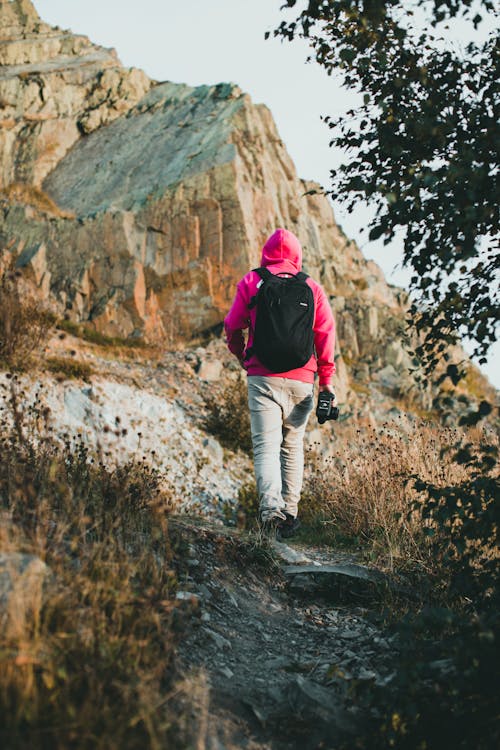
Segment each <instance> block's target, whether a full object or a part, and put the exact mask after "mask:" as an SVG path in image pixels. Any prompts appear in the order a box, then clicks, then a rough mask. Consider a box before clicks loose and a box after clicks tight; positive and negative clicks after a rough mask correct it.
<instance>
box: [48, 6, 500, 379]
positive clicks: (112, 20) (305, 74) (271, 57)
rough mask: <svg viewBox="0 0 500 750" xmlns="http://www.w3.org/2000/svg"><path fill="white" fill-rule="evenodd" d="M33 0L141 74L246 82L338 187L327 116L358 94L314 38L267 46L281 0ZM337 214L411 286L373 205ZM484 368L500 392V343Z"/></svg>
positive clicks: (306, 169) (312, 169)
mask: <svg viewBox="0 0 500 750" xmlns="http://www.w3.org/2000/svg"><path fill="white" fill-rule="evenodd" d="M33 2H34V5H35V7H36V9H37V11H38V13H39V15H40V16H41V18H42V20H44V21H46V22H47V23H50V24H52V25H54V26H60V27H61V28H62V29H71V31H73V32H74V33H80V34H85V35H86V36H88V37H89V38H90V39H91V40H92V41H93V42H95V43H96V44H100V45H102V46H105V47H114V48H115V49H116V51H117V53H118V56H119V58H120V60H121V62H122V63H123V65H125V66H126V67H137V68H141V69H142V70H144V71H145V72H146V73H147V74H148V76H150V77H151V78H153V79H154V80H157V81H174V82H176V83H187V84H189V85H192V86H197V85H201V84H215V83H220V82H223V81H231V82H233V83H236V84H238V85H239V86H240V88H242V89H243V90H244V91H245V92H247V93H249V94H250V96H251V97H252V99H253V101H254V102H256V103H264V104H266V105H267V106H268V107H269V108H270V110H271V112H272V114H273V116H274V119H275V121H276V124H277V127H278V131H279V133H280V136H281V138H282V140H283V141H284V143H285V145H286V147H287V149H288V152H289V154H290V155H291V157H292V159H293V160H294V162H295V165H296V167H297V171H298V174H299V176H300V177H302V178H305V179H309V180H316V181H317V182H319V183H320V184H321V185H323V186H324V187H325V188H328V187H329V172H330V169H332V168H335V167H337V166H338V165H339V164H341V163H342V160H343V158H344V155H343V154H342V153H341V152H340V151H338V150H334V149H332V148H330V147H329V140H330V138H331V135H330V131H329V129H328V127H327V126H326V125H325V124H324V123H323V122H322V120H321V116H322V115H330V116H334V117H335V116H336V115H342V114H343V113H344V112H346V111H347V110H348V109H350V108H351V107H353V106H355V105H356V103H357V96H358V95H357V94H356V93H355V92H352V91H351V92H349V91H346V90H344V89H343V88H342V87H341V86H340V84H339V83H338V81H336V80H335V79H334V78H331V77H329V76H327V74H326V72H325V71H324V70H323V69H322V68H320V67H319V66H318V65H317V64H316V63H314V62H311V63H307V62H306V58H307V56H308V52H309V48H308V46H307V44H306V43H305V42H303V41H301V40H296V41H294V42H293V43H288V42H282V41H281V40H279V39H275V38H272V37H271V38H270V39H268V40H265V38H264V34H265V32H266V31H272V30H273V29H275V28H276V27H277V26H278V24H279V23H280V22H281V21H282V20H284V19H286V18H287V17H291V16H290V14H288V15H287V14H286V13H285V12H282V11H280V6H281V5H282V0H85V1H84V2H82V0H33ZM334 211H335V216H336V219H337V223H338V224H340V225H341V226H342V229H343V230H344V231H345V232H346V234H347V235H348V236H349V237H351V238H352V239H354V240H356V242H357V243H358V245H359V247H360V248H361V249H362V251H363V253H364V255H365V257H367V258H371V259H373V260H375V261H376V262H377V263H378V264H379V265H380V266H381V267H382V269H383V271H384V273H385V275H386V278H387V280H388V281H389V282H390V283H392V284H397V285H399V286H406V285H407V283H408V280H409V276H410V274H409V272H408V271H407V270H406V269H403V268H401V243H398V241H397V240H396V241H394V242H392V243H391V244H390V245H387V246H384V245H383V244H382V242H381V241H378V242H369V241H368V231H367V230H366V227H367V226H368V223H369V220H370V216H371V209H370V208H369V207H368V206H366V205H364V204H361V203H360V205H359V208H357V209H356V210H355V211H354V212H353V213H352V214H348V213H347V212H346V211H343V209H342V206H341V205H334ZM362 230H364V231H362ZM482 369H483V371H484V372H485V373H486V374H487V375H488V377H489V378H490V380H491V382H492V383H494V384H495V385H496V387H497V388H500V343H499V344H498V345H497V346H496V347H495V348H494V350H493V351H492V353H491V355H490V357H489V362H488V365H486V366H484V367H483V368H482Z"/></svg>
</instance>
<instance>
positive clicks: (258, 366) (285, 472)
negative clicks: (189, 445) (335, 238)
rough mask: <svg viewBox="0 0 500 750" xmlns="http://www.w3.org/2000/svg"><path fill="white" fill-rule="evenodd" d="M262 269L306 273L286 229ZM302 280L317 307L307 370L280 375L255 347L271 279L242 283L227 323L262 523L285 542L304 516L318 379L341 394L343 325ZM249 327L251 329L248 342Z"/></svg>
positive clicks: (276, 236)
mask: <svg viewBox="0 0 500 750" xmlns="http://www.w3.org/2000/svg"><path fill="white" fill-rule="evenodd" d="M261 267H262V268H265V269H268V270H269V271H270V272H271V273H272V274H275V275H278V274H279V275H280V276H281V275H283V276H285V278H286V277H287V276H289V277H292V276H296V275H297V274H299V272H301V269H302V248H301V246H300V242H299V240H298V239H297V237H295V235H294V234H292V232H289V231H287V230H286V229H277V230H276V231H275V232H274V233H273V234H272V235H271V236H270V237H269V239H268V240H267V242H266V243H265V245H264V247H263V249H262V258H261ZM262 277H264V278H262ZM299 279H300V281H305V283H306V284H307V285H308V287H309V288H310V290H311V292H312V299H313V302H314V315H313V316H312V330H313V343H314V351H313V352H312V353H311V356H310V357H309V359H307V361H305V363H304V364H301V365H299V366H295V367H293V368H292V369H286V363H285V362H284V367H283V370H282V371H275V370H276V369H279V366H278V365H276V363H275V359H274V360H272V361H273V364H274V367H273V369H272V370H271V369H270V368H269V367H266V365H265V364H264V363H263V362H262V361H261V360H260V359H259V357H258V354H257V352H256V351H255V349H258V350H261V349H259V347H254V333H255V328H256V321H257V315H258V308H259V296H258V293H259V289H260V288H261V287H262V285H263V284H264V283H265V274H264V273H262V272H261V273H259V272H258V271H256V270H254V271H250V272H249V273H247V274H246V275H245V276H244V277H243V278H242V279H241V280H240V281H239V283H238V285H237V291H236V296H235V299H234V301H233V304H232V306H231V309H230V311H229V313H228V315H227V316H226V319H225V321H224V327H225V332H226V339H227V344H228V347H229V349H230V351H231V352H232V353H233V354H234V355H235V356H236V357H237V358H238V360H239V361H240V362H241V364H242V366H243V367H244V368H245V370H246V371H247V375H248V404H249V409H250V421H251V431H252V444H253V456H254V467H255V476H256V481H257V490H258V494H259V502H260V519H261V522H262V523H263V524H265V525H268V526H272V527H273V526H276V527H278V528H279V530H280V534H281V536H284V537H286V536H291V534H292V533H293V532H294V531H295V529H296V528H297V526H298V521H297V511H298V503H299V500H300V491H301V488H302V477H303V471H304V453H303V440H304V432H305V428H306V424H307V420H308V417H309V414H310V413H311V410H312V408H313V388H314V379H315V375H316V373H318V376H319V386H320V389H321V390H322V391H330V392H332V393H333V387H332V376H333V375H334V373H335V363H334V349H335V323H334V318H333V314H332V311H331V308H330V305H329V303H328V299H327V297H326V295H325V293H324V291H323V289H322V287H321V286H320V285H319V284H318V283H317V282H316V281H314V280H313V279H311V278H310V277H304V276H301V277H299ZM299 304H300V303H299ZM261 320H262V318H261ZM302 324H303V323H302V322H301V325H302ZM260 327H261V328H262V323H260ZM245 329H248V338H247V340H246V341H245V336H244V333H243V332H244V330H245ZM258 333H259V337H262V335H263V332H262V331H261V330H259V332H258ZM284 359H286V358H285V357H284ZM266 361H268V360H266ZM278 361H279V358H278ZM287 361H288V362H290V361H293V359H292V360H290V359H288V360H287ZM268 364H269V362H268Z"/></svg>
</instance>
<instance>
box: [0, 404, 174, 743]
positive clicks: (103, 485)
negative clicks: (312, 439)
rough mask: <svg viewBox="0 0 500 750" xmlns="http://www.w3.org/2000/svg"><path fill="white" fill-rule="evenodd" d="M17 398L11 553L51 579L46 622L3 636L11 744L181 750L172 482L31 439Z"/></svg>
mask: <svg viewBox="0 0 500 750" xmlns="http://www.w3.org/2000/svg"><path fill="white" fill-rule="evenodd" d="M18 402H19V399H18V400H16V399H15V398H13V401H12V403H11V409H12V412H13V413H12V414H11V415H10V418H9V419H6V418H5V417H4V419H3V420H2V422H1V424H0V454H1V455H2V461H1V462H0V507H1V512H2V514H3V516H4V522H3V523H2V525H1V526H0V543H1V547H2V550H4V551H8V550H15V551H25V552H30V553H32V554H34V555H37V556H38V557H40V558H41V559H42V560H44V561H45V563H46V564H47V565H48V566H49V568H50V571H51V581H50V583H49V586H48V587H47V591H46V593H45V596H44V599H43V603H42V606H41V609H40V611H39V614H38V616H37V617H36V618H26V619H25V620H23V619H22V618H21V619H20V618H19V617H18V618H17V619H16V621H15V622H10V623H9V626H8V627H5V628H2V630H1V632H0V662H1V663H0V714H1V716H2V721H1V724H2V729H1V731H0V735H1V738H2V746H4V747H6V748H7V747H9V748H21V747H30V748H33V749H34V750H38V749H39V748H40V749H41V748H49V747H50V748H56V749H57V748H60V749H61V750H63V748H64V749H65V748H68V747H71V748H76V749H77V750H78V749H79V748H89V747H96V746H100V747H106V748H111V749H113V748H116V750H118V748H120V750H122V749H125V750H127V749H129V748H130V749H135V748H156V747H169V746H175V747H182V746H183V741H182V740H181V739H180V738H179V737H178V736H177V735H176V732H177V729H176V727H177V724H178V722H177V717H176V715H175V709H174V708H173V707H171V703H170V702H169V701H170V696H171V691H172V686H173V684H174V682H175V679H176V672H175V668H174V662H173V657H174V645H175V639H176V635H175V632H176V629H177V622H178V616H177V615H178V612H179V611H180V610H179V606H180V605H178V604H176V603H175V601H174V594H175V589H176V579H175V575H174V573H173V571H172V562H173V561H172V553H171V549H170V541H169V535H168V527H167V515H168V511H169V498H168V496H165V495H164V493H162V491H161V487H160V479H161V477H160V475H159V474H158V473H157V472H156V471H155V470H154V469H151V468H149V467H148V466H147V465H146V464H145V463H144V462H139V463H136V462H129V463H128V464H127V465H124V466H118V467H116V468H114V469H110V468H107V467H106V466H105V465H104V464H103V462H102V461H101V460H100V459H99V457H98V456H95V455H92V454H91V453H90V452H89V449H88V448H87V447H86V446H85V445H84V444H83V443H81V442H78V441H76V442H71V441H70V440H69V439H68V440H67V441H66V443H65V444H64V445H61V444H59V443H57V442H55V441H54V440H53V439H51V437H50V435H48V434H47V433H46V431H45V428H43V429H42V428H40V429H41V431H40V432H36V433H35V432H34V433H30V432H29V424H30V420H29V419H27V418H25V419H23V415H22V414H21V413H20V407H19V405H18ZM35 410H36V408H35ZM34 418H35V422H36V421H38V423H40V422H42V423H43V420H44V415H43V414H35V415H34ZM36 418H38V420H37V419H36ZM9 425H11V426H9ZM7 519H8V520H7ZM182 606H184V605H182ZM186 606H187V605H186Z"/></svg>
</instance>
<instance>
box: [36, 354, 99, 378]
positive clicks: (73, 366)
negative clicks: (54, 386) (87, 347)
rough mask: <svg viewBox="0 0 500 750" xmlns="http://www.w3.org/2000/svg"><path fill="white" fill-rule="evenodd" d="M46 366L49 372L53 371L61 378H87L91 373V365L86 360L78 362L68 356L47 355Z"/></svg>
mask: <svg viewBox="0 0 500 750" xmlns="http://www.w3.org/2000/svg"><path fill="white" fill-rule="evenodd" d="M46 367H47V370H49V371H50V372H54V373H56V374H57V375H60V376H62V377H63V378H77V379H81V380H89V378H90V376H91V375H92V373H93V370H92V367H91V366H90V365H89V364H87V362H79V361H78V360H76V359H71V358H70V357H48V358H47V360H46Z"/></svg>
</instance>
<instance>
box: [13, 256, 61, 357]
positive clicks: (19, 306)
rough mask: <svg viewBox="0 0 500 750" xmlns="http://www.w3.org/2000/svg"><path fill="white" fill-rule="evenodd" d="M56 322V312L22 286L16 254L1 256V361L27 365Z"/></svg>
mask: <svg viewBox="0 0 500 750" xmlns="http://www.w3.org/2000/svg"><path fill="white" fill-rule="evenodd" d="M53 323H54V316H53V315H52V314H51V313H50V312H48V311H47V310H45V309H44V308H43V306H42V305H41V303H40V302H39V301H38V300H36V299H35V298H34V297H33V296H30V295H29V294H28V293H27V292H26V291H25V290H22V289H21V274H20V272H16V271H15V270H14V258H13V257H7V255H6V254H4V256H3V257H0V364H3V365H4V366H7V367H8V368H10V369H14V370H22V369H25V368H26V367H27V366H28V365H29V363H30V358H31V355H32V354H33V353H34V352H35V351H36V350H37V349H38V348H39V347H40V346H41V345H42V343H43V342H44V341H45V338H46V336H47V333H48V331H49V329H50V327H51V326H52V325H53Z"/></svg>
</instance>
